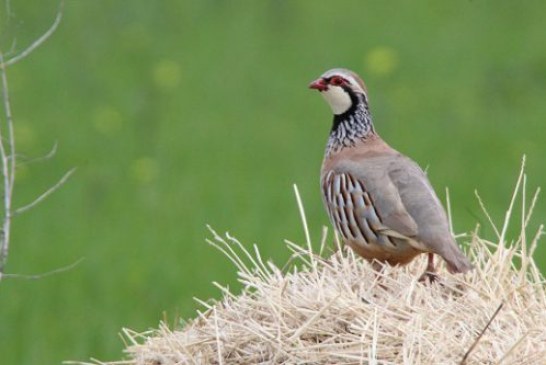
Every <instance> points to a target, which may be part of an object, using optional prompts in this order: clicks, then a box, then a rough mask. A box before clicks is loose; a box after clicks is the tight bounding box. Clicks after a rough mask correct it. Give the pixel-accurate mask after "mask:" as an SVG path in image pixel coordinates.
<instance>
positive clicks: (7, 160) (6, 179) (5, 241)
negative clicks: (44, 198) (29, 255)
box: [0, 52, 15, 273]
mask: <svg viewBox="0 0 546 365" xmlns="http://www.w3.org/2000/svg"><path fill="white" fill-rule="evenodd" d="M3 63H4V55H3V53H2V52H0V64H3ZM0 78H1V83H2V100H3V106H4V115H5V118H6V124H7V128H8V136H9V137H8V138H10V140H8V146H9V150H8V147H6V145H5V143H4V137H3V135H2V128H1V127H0V160H1V161H2V179H3V194H4V199H3V202H4V206H3V210H4V217H3V220H2V232H0V273H1V272H4V268H5V266H6V263H7V259H8V253H9V240H10V228H11V196H12V192H13V186H12V181H13V178H12V177H11V174H12V172H13V173H14V169H12V168H11V167H10V165H14V162H15V161H14V160H13V159H12V158H11V157H10V156H13V155H14V153H15V143H14V141H13V140H11V138H13V128H12V123H13V119H12V115H11V105H10V100H9V88H8V78H7V75H6V69H5V68H3V67H2V68H0Z"/></svg>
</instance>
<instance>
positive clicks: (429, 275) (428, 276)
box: [419, 252, 438, 283]
mask: <svg viewBox="0 0 546 365" xmlns="http://www.w3.org/2000/svg"><path fill="white" fill-rule="evenodd" d="M435 271H436V269H435V267H434V254H433V253H431V252H429V253H428V260H427V268H426V270H425V272H424V273H423V275H421V277H420V278H419V281H420V282H427V281H428V282H429V283H432V282H434V281H436V280H437V279H438V275H436V273H435Z"/></svg>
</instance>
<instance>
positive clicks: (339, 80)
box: [330, 76, 345, 86]
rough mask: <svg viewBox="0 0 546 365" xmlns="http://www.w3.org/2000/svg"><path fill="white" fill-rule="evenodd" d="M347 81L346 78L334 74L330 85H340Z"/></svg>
mask: <svg viewBox="0 0 546 365" xmlns="http://www.w3.org/2000/svg"><path fill="white" fill-rule="evenodd" d="M344 82H345V80H344V79H343V78H342V77H340V76H333V77H332V78H331V79H330V85H333V86H340V85H342V84H343V83H344Z"/></svg>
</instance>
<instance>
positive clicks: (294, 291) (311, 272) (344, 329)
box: [98, 168, 546, 365]
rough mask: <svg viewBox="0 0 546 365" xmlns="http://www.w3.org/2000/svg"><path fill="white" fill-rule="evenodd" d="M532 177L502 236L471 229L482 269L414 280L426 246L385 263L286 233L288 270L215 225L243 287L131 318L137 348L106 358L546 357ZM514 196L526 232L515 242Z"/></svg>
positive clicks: (336, 360)
mask: <svg viewBox="0 0 546 365" xmlns="http://www.w3.org/2000/svg"><path fill="white" fill-rule="evenodd" d="M525 180H526V179H525V175H524V173H523V168H522V172H521V174H520V176H519V179H518V182H517V184H516V189H515V192H514V195H513V197H512V201H511V203H510V207H509V209H508V211H507V214H506V217H505V221H504V223H503V225H502V226H501V227H499V228H497V227H496V226H495V225H494V224H492V222H491V224H492V226H493V230H494V232H496V238H495V242H493V241H489V240H486V239H484V238H481V237H479V235H478V229H476V230H475V231H474V232H473V233H471V234H470V235H468V236H466V241H467V243H468V252H467V254H468V255H469V257H470V258H471V260H472V261H473V262H474V263H475V265H476V269H475V270H473V271H472V272H471V273H468V274H466V275H465V276H462V275H450V274H449V273H448V272H447V271H445V269H444V268H443V267H442V268H441V270H440V276H441V279H440V281H439V282H436V283H433V284H429V285H425V284H422V283H419V282H418V281H417V279H418V277H419V275H420V274H421V273H422V271H423V270H424V267H425V260H424V255H423V259H421V260H415V261H414V262H413V263H411V264H410V265H408V266H406V267H402V268H400V267H384V269H383V270H382V272H381V273H379V274H378V273H376V272H375V271H374V270H373V269H372V268H371V267H370V265H369V264H368V263H366V262H365V261H364V260H362V259H360V258H358V257H355V255H354V254H353V253H352V251H350V250H341V251H338V252H337V253H334V254H333V255H331V256H329V257H327V258H326V259H324V258H321V255H319V254H315V253H314V252H312V251H311V248H310V247H311V244H310V242H308V244H307V245H306V246H305V247H301V246H299V245H296V244H293V243H291V242H288V248H289V249H290V250H292V251H293V253H294V254H293V258H294V260H293V262H292V263H291V264H290V265H289V267H290V268H289V269H288V270H283V269H281V268H279V267H277V266H275V265H274V264H272V263H271V262H264V261H263V260H262V258H261V257H260V253H259V251H258V249H257V248H256V247H255V246H254V248H253V251H252V252H249V251H247V250H246V249H245V247H244V246H243V245H242V244H241V243H240V242H239V241H237V240H236V239H235V238H233V237H231V236H230V235H226V236H224V237H222V236H220V235H218V234H216V233H215V232H214V231H212V232H213V236H214V238H213V240H211V243H212V244H213V245H214V246H216V247H217V248H218V249H219V250H221V251H222V252H224V253H225V255H226V256H227V257H228V258H229V259H230V260H231V261H233V262H234V264H235V265H236V267H237V270H238V275H239V280H240V282H241V283H242V284H243V286H244V289H243V290H242V292H241V294H238V295H235V294H233V293H231V292H230V291H229V290H228V289H227V288H224V287H222V286H221V285H219V284H215V285H216V286H218V287H219V288H220V290H221V291H222V293H223V299H221V300H220V301H218V302H214V303H212V304H210V302H202V301H199V302H200V303H201V304H202V305H203V306H204V307H205V310H204V311H203V312H199V313H198V316H197V318H195V319H193V320H191V321H189V322H187V323H184V324H183V325H182V326H181V328H178V329H175V330H171V329H169V328H168V327H167V326H166V325H165V324H161V325H160V326H159V329H157V330H153V331H150V332H146V333H142V334H139V333H136V332H133V331H130V330H124V331H123V333H124V337H125V338H126V340H127V341H128V347H127V349H126V353H127V354H128V358H129V359H128V360H123V361H119V362H112V363H108V364H131V365H173V364H463V363H464V364H545V363H546V360H544V359H545V358H546V293H545V287H544V278H543V276H542V275H541V274H540V272H539V270H538V269H537V267H536V265H535V262H534V261H533V259H532V254H533V252H534V249H535V247H536V245H537V240H538V238H539V237H540V236H541V234H542V232H543V227H542V226H541V227H539V229H538V232H537V233H534V234H532V235H528V234H527V233H526V232H527V225H528V223H529V217H530V214H531V212H532V210H533V207H534V203H535V202H536V197H537V195H538V191H537V194H535V195H534V196H533V198H532V199H531V204H530V207H529V208H527V207H526V197H525ZM517 196H520V199H519V200H518V201H521V222H519V219H518V222H517V225H518V227H520V228H521V229H520V234H519V235H518V237H517V238H515V239H514V240H513V241H512V242H506V241H507V240H506V239H505V235H506V234H507V228H508V226H509V224H510V222H511V220H515V218H513V216H514V215H513V210H514V207H515V204H516V197H517ZM480 203H481V201H480ZM518 204H519V203H518ZM518 210H519V209H518ZM485 214H486V216H487V217H489V214H487V212H486V211H485ZM518 217H519V216H518ZM307 237H309V236H308V234H307ZM325 241H326V240H323V242H322V244H321V245H320V249H319V253H322V251H323V250H324V249H325V248H324V247H325V245H324V242H325ZM296 261H299V264H296V263H295V262H296ZM516 262H517V264H516ZM501 305H502V308H501ZM496 311H497V313H496V315H495V312H496ZM488 323H490V325H489V327H487V324H488ZM470 349H472V350H471V351H469V350H470ZM463 359H464V360H463ZM98 363H100V362H98Z"/></svg>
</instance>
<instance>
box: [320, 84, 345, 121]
mask: <svg viewBox="0 0 546 365" xmlns="http://www.w3.org/2000/svg"><path fill="white" fill-rule="evenodd" d="M321 94H322V96H323V97H324V99H326V101H327V102H328V104H329V105H330V108H332V111H333V112H334V114H343V113H345V112H346V111H347V110H349V108H350V107H351V104H352V101H351V97H350V96H349V94H348V93H347V92H346V91H345V90H343V89H342V88H341V87H339V86H332V85H329V86H328V90H325V91H322V92H321Z"/></svg>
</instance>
